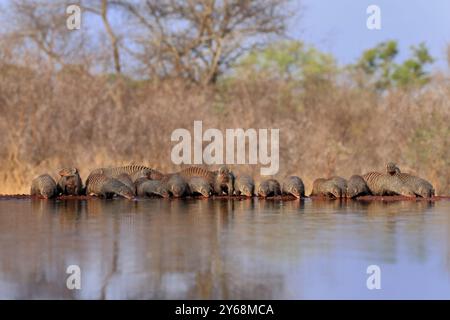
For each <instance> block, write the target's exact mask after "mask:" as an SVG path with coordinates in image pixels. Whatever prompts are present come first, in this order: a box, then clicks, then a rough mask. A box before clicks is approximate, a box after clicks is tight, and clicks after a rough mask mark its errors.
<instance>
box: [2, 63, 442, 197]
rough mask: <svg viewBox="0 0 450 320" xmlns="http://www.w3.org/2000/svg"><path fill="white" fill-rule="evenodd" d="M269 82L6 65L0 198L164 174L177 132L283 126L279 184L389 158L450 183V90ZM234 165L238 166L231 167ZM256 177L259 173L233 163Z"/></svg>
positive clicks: (378, 165) (435, 85)
mask: <svg viewBox="0 0 450 320" xmlns="http://www.w3.org/2000/svg"><path fill="white" fill-rule="evenodd" d="M299 89H303V88H300V87H299V86H298V85H295V84H292V83H286V82H283V81H271V80H268V79H258V80H240V81H234V82H227V83H226V84H222V85H217V86H216V87H208V88H199V87H195V86H194V87H193V86H189V85H188V84H186V83H182V82H178V81H166V82H159V83H152V82H132V81H127V80H122V81H120V80H119V81H113V80H111V79H107V78H105V77H94V76H92V75H89V74H87V73H84V72H82V71H80V70H70V71H65V72H60V73H58V74H56V75H55V74H54V73H52V72H45V71H42V70H41V71H39V72H37V71H32V70H30V69H27V68H18V67H15V66H14V67H11V66H8V65H2V64H0V114H1V117H0V130H1V132H2V135H1V138H0V159H1V160H0V161H1V163H0V181H1V184H0V194H7V193H10V194H12V193H27V192H28V191H29V190H28V189H29V184H30V181H31V179H32V178H33V177H34V176H35V175H37V174H41V173H44V172H49V173H52V174H55V173H56V171H57V169H58V168H60V167H62V166H76V167H78V168H79V169H80V172H81V175H82V177H83V178H85V177H86V176H87V174H88V173H89V171H90V170H91V169H93V168H95V167H99V166H112V165H120V164H128V163H131V162H135V163H142V164H146V165H149V166H152V167H155V168H158V169H161V170H164V171H172V170H175V169H177V168H176V166H174V165H173V164H172V163H171V161H170V151H171V148H172V146H173V145H174V143H171V141H170V135H171V132H172V131H173V130H174V129H176V128H187V129H189V130H192V126H193V121H194V120H202V121H203V127H204V130H205V129H206V128H210V127H214V128H219V129H225V128H244V129H245V128H280V129H281V130H280V160H281V163H280V172H279V176H280V177H281V176H283V175H285V174H292V173H295V174H297V175H299V176H300V177H302V179H303V180H304V182H305V184H306V186H307V190H308V191H309V190H310V188H311V185H312V181H313V179H315V178H316V177H319V176H328V175H334V174H338V175H341V176H344V177H349V176H350V175H352V174H355V173H359V174H361V173H364V172H367V171H369V170H383V169H384V163H385V162H387V161H395V162H397V163H398V164H399V165H400V167H401V168H403V169H404V170H403V171H405V172H412V173H415V174H418V175H420V176H422V177H424V178H426V179H428V180H430V181H431V182H432V183H433V184H434V186H435V187H436V190H437V193H438V194H440V195H444V194H445V195H449V193H450V192H449V187H450V126H449V123H450V85H449V83H448V79H446V78H444V77H438V76H436V77H435V78H434V79H433V81H432V83H431V84H430V85H429V87H428V88H427V89H422V90H420V91H419V90H414V91H410V92H407V91H391V92H389V93H387V94H386V95H384V96H381V97H380V96H377V95H375V94H374V93H373V92H372V91H370V90H367V89H357V88H352V87H351V86H348V85H339V86H337V85H334V86H331V87H330V86H327V87H326V88H324V87H323V86H314V85H313V86H308V87H306V89H305V90H299ZM232 167H233V166H232ZM233 169H234V170H235V171H237V172H245V171H247V172H250V173H253V174H254V175H257V174H258V173H259V168H258V167H257V166H252V167H250V166H234V167H233Z"/></svg>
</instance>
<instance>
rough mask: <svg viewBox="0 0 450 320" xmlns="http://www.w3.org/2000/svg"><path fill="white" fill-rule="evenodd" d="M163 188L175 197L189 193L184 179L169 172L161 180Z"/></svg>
mask: <svg viewBox="0 0 450 320" xmlns="http://www.w3.org/2000/svg"><path fill="white" fill-rule="evenodd" d="M161 183H162V185H163V187H164V188H166V190H167V191H168V192H169V193H170V194H171V195H172V196H173V197H175V198H179V197H183V196H186V195H190V190H189V186H188V184H187V182H186V180H185V179H184V178H183V177H182V176H180V175H178V174H171V175H168V176H166V177H164V178H163V179H162V180H161Z"/></svg>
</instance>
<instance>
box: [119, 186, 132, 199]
mask: <svg viewBox="0 0 450 320" xmlns="http://www.w3.org/2000/svg"><path fill="white" fill-rule="evenodd" d="M117 194H118V195H120V196H122V197H124V198H125V199H128V200H134V199H135V197H134V193H133V191H132V190H131V189H130V188H128V187H127V186H124V187H121V188H120V189H119V190H118V192H117Z"/></svg>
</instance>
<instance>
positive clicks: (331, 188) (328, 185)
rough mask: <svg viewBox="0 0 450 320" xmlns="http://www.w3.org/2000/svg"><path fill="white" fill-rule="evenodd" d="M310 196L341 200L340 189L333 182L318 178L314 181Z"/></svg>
mask: <svg viewBox="0 0 450 320" xmlns="http://www.w3.org/2000/svg"><path fill="white" fill-rule="evenodd" d="M310 196H322V197H330V198H341V197H342V188H341V187H340V186H339V185H338V184H337V183H336V181H335V180H331V179H325V178H319V179H316V180H314V182H313V188H312V191H311V194H310Z"/></svg>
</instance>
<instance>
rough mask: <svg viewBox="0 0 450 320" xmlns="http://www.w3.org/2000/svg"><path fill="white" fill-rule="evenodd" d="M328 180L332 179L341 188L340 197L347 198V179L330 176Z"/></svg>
mask: <svg viewBox="0 0 450 320" xmlns="http://www.w3.org/2000/svg"><path fill="white" fill-rule="evenodd" d="M328 180H330V181H332V182H333V183H334V184H336V186H337V187H338V188H339V197H338V198H345V197H347V180H345V179H344V178H342V177H339V176H334V177H331V178H329V179H328Z"/></svg>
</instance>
